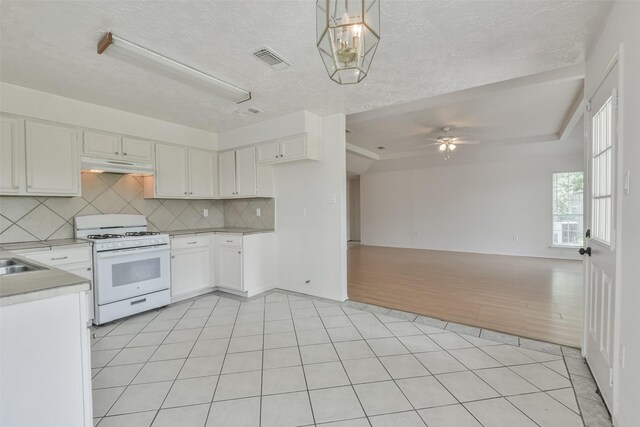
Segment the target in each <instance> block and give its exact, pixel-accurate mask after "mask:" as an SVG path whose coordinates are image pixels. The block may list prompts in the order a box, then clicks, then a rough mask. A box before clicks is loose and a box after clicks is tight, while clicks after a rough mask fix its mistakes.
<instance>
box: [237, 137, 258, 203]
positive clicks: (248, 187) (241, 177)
mask: <svg viewBox="0 0 640 427" xmlns="http://www.w3.org/2000/svg"><path fill="white" fill-rule="evenodd" d="M236 195H237V196H255V195H256V149H255V148H254V147H249V148H242V149H240V150H236Z"/></svg>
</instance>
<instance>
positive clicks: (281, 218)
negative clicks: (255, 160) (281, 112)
mask: <svg viewBox="0 0 640 427" xmlns="http://www.w3.org/2000/svg"><path fill="white" fill-rule="evenodd" d="M303 132H309V133H311V134H314V135H315V136H317V137H319V138H321V142H322V160H321V161H303V162H292V163H285V164H280V165H275V166H273V168H274V179H275V182H274V186H275V199H276V232H275V238H276V250H277V256H276V259H277V262H276V264H277V272H276V276H277V286H278V287H279V288H282V289H286V290H291V291H295V292H302V293H305V294H309V295H315V296H319V297H324V298H329V299H334V300H340V301H342V300H345V299H346V298H347V266H346V263H347V261H346V256H347V252H346V242H347V221H346V217H347V212H346V181H347V176H346V167H345V163H346V160H345V117H344V115H342V114H335V115H330V116H326V117H323V118H320V117H318V116H315V115H313V114H311V113H309V112H306V111H304V112H298V113H294V114H290V115H287V116H283V117H280V118H277V119H273V120H269V121H266V122H262V123H258V124H254V125H251V126H247V127H244V128H241V129H235V130H232V131H228V132H224V133H221V134H220V135H219V138H220V148H221V149H229V148H234V147H239V146H243V145H248V144H254V143H257V142H260V141H264V140H268V139H275V138H282V137H285V136H288V135H294V134H299V133H303ZM307 280H309V281H310V283H309V284H306V283H305V282H306V281H307Z"/></svg>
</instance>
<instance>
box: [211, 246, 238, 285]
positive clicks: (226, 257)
mask: <svg viewBox="0 0 640 427" xmlns="http://www.w3.org/2000/svg"><path fill="white" fill-rule="evenodd" d="M218 271H219V273H218V274H219V277H220V283H218V284H217V285H218V286H222V287H224V288H229V289H234V290H237V291H242V290H243V286H242V248H234V247H232V246H220V248H219V250H218Z"/></svg>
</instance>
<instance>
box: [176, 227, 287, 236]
mask: <svg viewBox="0 0 640 427" xmlns="http://www.w3.org/2000/svg"><path fill="white" fill-rule="evenodd" d="M274 231H275V230H274V229H273V228H248V227H217V228H198V229H187V230H171V231H164V233H167V234H169V235H170V236H184V235H192V234H205V233H227V234H243V235H246V234H256V233H273V232H274Z"/></svg>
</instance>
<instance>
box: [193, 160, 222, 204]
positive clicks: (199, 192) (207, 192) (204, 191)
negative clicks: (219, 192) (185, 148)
mask: <svg viewBox="0 0 640 427" xmlns="http://www.w3.org/2000/svg"><path fill="white" fill-rule="evenodd" d="M216 177H217V174H216V162H215V154H214V153H212V152H210V151H203V150H192V149H189V197H193V198H203V199H206V198H212V197H215V195H216V183H217V179H216Z"/></svg>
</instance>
